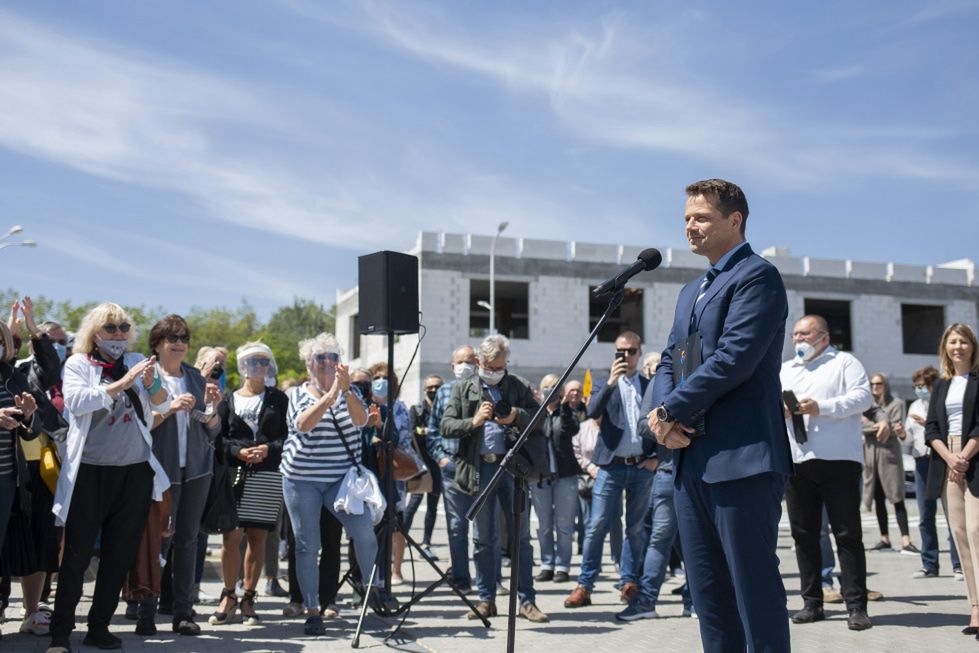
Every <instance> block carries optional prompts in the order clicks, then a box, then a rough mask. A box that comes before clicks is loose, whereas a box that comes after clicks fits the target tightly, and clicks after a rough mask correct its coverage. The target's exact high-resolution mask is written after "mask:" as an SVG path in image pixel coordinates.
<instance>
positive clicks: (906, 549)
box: [901, 544, 921, 556]
mask: <svg viewBox="0 0 979 653" xmlns="http://www.w3.org/2000/svg"><path fill="white" fill-rule="evenodd" d="M901 555H906V556H920V555H921V549H919V548H918V547H916V546H915V545H913V544H908V545H907V546H902V547H901Z"/></svg>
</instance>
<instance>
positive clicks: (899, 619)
mask: <svg viewBox="0 0 979 653" xmlns="http://www.w3.org/2000/svg"><path fill="white" fill-rule="evenodd" d="M908 503H909V508H910V509H911V510H912V511H913V510H914V506H913V500H912V501H909V502H908ZM422 510H424V506H423V508H422ZM911 519H912V537H913V539H914V540H917V531H916V529H915V526H916V522H915V514H914V513H913V512H912V515H911ZM422 522H423V519H422V518H421V516H418V517H417V518H416V520H415V523H416V524H418V525H420V524H421V523H422ZM439 522H440V525H441V524H442V523H443V520H442V519H441V518H440V519H439ZM940 526H941V534H942V537H943V538H944V536H945V533H946V531H945V525H944V522H941V524H940ZM781 531H782V532H781V540H780V545H779V546H780V551H779V553H780V556H781V558H782V568H783V570H784V575H785V581H786V585H787V588H788V590H789V608H790V610H793V609H798V608H799V607H801V601H800V599H799V596H798V573H797V571H796V565H795V555H794V553H793V552H792V549H791V539H790V537H789V533H788V524H787V523H784V520H783V524H782V529H781ZM891 532H892V533H896V532H897V527H896V525H892V526H891ZM864 536H865V537H864V540H865V542H866V543H867V544H868V546H869V545H872V544H874V543H875V542H876V541H877V539H878V538H877V527H876V522H875V520H874V519H873V517H872V516H870V515H865V517H864ZM435 540H436V546H435V553H436V554H437V555H439V556H441V557H442V558H443V560H445V559H446V558H447V557H448V549H447V547H446V546H445V531H444V530H443V529H440V530H438V531H437V533H436V538H435ZM943 541H944V540H943ZM211 545H212V547H217V545H218V542H217V538H212V542H211ZM576 562H577V561H576ZM867 562H868V564H867V566H868V569H869V573H870V578H869V585H870V587H871V588H873V589H876V590H879V591H881V592H883V593H884V595H885V600H884V601H882V602H878V603H871V606H870V615H871V618H872V620H873V622H874V628H873V629H871V630H869V631H866V632H863V633H852V632H850V631H849V630H847V628H846V620H845V619H846V613H845V611H844V610H843V608H842V606H830V605H828V606H827V615H828V617H829V619H828V620H827V621H825V622H822V623H818V624H812V625H806V626H795V625H793V626H792V627H791V633H792V648H793V650H794V651H800V652H805V651H820V652H821V651H826V650H843V651H859V652H860V653H873V652H877V651H893V650H900V651H901V652H902V653H914V652H919V651H920V652H927V653H938V652H941V653H946V652H949V653H950V652H953V651H966V650H968V651H975V650H976V649H977V647H979V643H977V642H976V641H975V640H974V639H973V638H971V637H965V636H963V635H961V634H960V633H959V630H960V628H961V627H962V626H964V625H965V624H966V623H967V620H968V606H967V603H966V601H965V598H964V595H965V585H964V584H963V583H962V582H957V581H955V580H954V579H953V578H952V577H951V576H950V575H948V574H949V572H950V569H949V565H948V556H947V553H946V552H943V554H942V564H943V566H944V567H943V574H946V575H943V576H941V577H940V578H936V579H927V580H912V579H911V574H912V572H914V571H915V570H916V569H917V568H918V566H919V560H918V558H917V557H911V556H904V555H900V554H898V553H896V552H895V553H868V561H867ZM422 564H423V563H422ZM422 564H416V569H417V571H418V575H419V582H420V583H424V582H425V581H431V580H432V579H433V578H434V574H433V572H432V571H431V570H430V569H429V568H428V567H427V565H425V566H424V568H423V567H422ZM440 564H441V563H440ZM405 572H406V577H410V572H409V567H408V565H407V564H406V566H405ZM676 586H677V581H670V582H668V584H667V586H666V587H665V589H664V592H663V594H664V595H663V597H662V599H661V601H660V603H659V607H658V611H659V613H660V615H661V616H660V618H659V619H657V620H648V621H640V622H636V623H632V624H625V625H623V624H618V623H616V622H615V621H614V620H613V615H614V614H615V613H616V612H617V611H618V610H620V609H621V605H620V604H619V602H618V593H617V592H615V591H614V590H613V589H612V581H611V580H609V579H608V577H607V576H603V579H602V580H601V581H600V582H599V585H598V588H597V589H598V591H596V592H595V594H594V595H593V600H594V605H592V606H591V607H588V608H584V609H579V610H574V611H572V610H565V609H564V608H563V607H562V602H563V600H564V597H565V595H566V594H567V593H568V592H569V591H570V590H571V588H572V587H573V583H569V584H562V585H556V584H554V583H541V584H540V585H539V589H538V604H539V605H540V607H541V608H542V609H543V610H544V611H545V612H547V613H548V614H549V615H550V616H551V623H549V624H541V625H532V624H529V623H528V622H526V621H525V620H522V619H521V620H518V622H517V650H518V651H544V650H548V649H551V650H560V651H561V652H562V653H575V652H578V651H581V652H585V651H589V652H590V651H594V650H596V649H599V648H601V649H604V650H613V651H620V652H622V653H627V652H630V651H649V650H656V651H664V652H665V651H695V650H699V649H700V639H699V632H698V628H697V622H696V620H692V619H684V618H681V617H680V616H679V615H680V611H681V605H680V603H679V601H678V600H677V599H678V597H674V596H672V595H670V594H669V590H671V589H673V588H674V587H676ZM91 587H92V586H91V584H88V585H86V592H91ZM398 589H399V594H400V595H401V596H407V594H408V593H409V589H407V588H406V587H405V586H402V588H398ZM205 590H206V591H208V592H209V593H212V594H215V595H216V594H217V593H218V592H219V591H220V584H219V583H218V582H217V581H216V580H212V581H208V582H206V583H205ZM347 594H349V592H347V591H346V588H345V589H344V591H343V593H342V595H341V598H344V599H345V598H346V596H347ZM499 599H500V600H499V603H498V605H499V606H500V607H501V609H504V608H505V606H506V597H503V596H501V597H499ZM19 600H20V598H19V587H17V585H16V584H15V590H14V604H13V605H12V606H11V608H10V609H9V610H8V611H7V616H8V618H10V619H11V620H10V621H8V622H7V624H6V625H5V626H4V631H5V632H6V633H7V634H6V635H5V636H4V637H3V639H2V640H0V651H3V653H23V652H27V651H44V649H45V648H46V645H47V640H46V639H39V638H35V637H31V636H28V635H20V634H15V633H16V628H17V623H16V622H15V621H14V618H15V617H17V616H18V615H19V614H20V605H19ZM283 605H284V599H268V598H263V599H262V600H261V602H260V604H259V612H260V614H261V615H262V618H263V623H262V625H261V626H259V627H251V628H249V627H245V626H243V625H241V624H236V625H232V626H225V627H221V628H218V627H212V626H208V625H207V624H206V618H204V619H201V620H200V621H201V623H202V624H203V628H204V634H203V636H201V637H198V638H186V637H185V638H180V637H177V636H174V635H172V634H171V633H169V632H165V631H164V629H163V626H162V624H163V621H164V618H163V617H160V618H159V620H158V625H161V632H160V635H158V636H157V637H153V638H147V639H141V638H139V637H137V636H136V635H134V634H133V632H132V631H133V624H132V622H128V621H126V620H125V619H123V618H122V616H121V613H120V615H118V616H117V617H116V619H115V620H114V623H113V626H112V630H113V631H114V632H116V633H117V634H119V635H120V636H121V637H122V638H123V647H124V650H126V651H143V650H147V651H158V650H160V649H161V647H169V648H173V649H175V650H180V651H188V652H193V651H281V652H283V653H299V652H300V651H344V650H349V648H350V638H351V635H352V633H353V629H354V626H355V624H356V614H355V613H354V612H353V611H352V610H350V609H344V610H343V611H342V614H341V618H340V619H337V620H332V621H328V622H327V635H326V637H322V638H315V639H314V638H309V637H304V636H302V624H301V621H299V620H295V619H286V618H283V617H282V616H280V615H281V608H282V606H283ZM212 609H213V608H209V607H207V606H199V607H198V611H200V612H203V613H204V614H205V615H206V614H208V613H209V612H210V611H211V610H212ZM87 610H88V603H87V601H86V600H83V603H82V604H81V605H80V606H79V615H80V617H81V619H80V623H83V622H84V614H85V613H86V611H87ZM464 612H465V610H464V606H463V604H462V603H461V602H460V601H459V600H458V598H457V597H456V596H455V595H454V594H452V593H451V592H450V591H448V590H447V589H445V588H439V589H438V590H436V592H435V593H434V594H433V595H431V596H429V597H427V598H425V599H424V600H423V602H422V603H420V604H419V605H417V606H415V607H414V609H413V610H412V611H411V614H410V616H409V617H408V620H407V622H406V624H405V626H404V628H403V629H402V630H401V632H400V633H399V635H398V637H397V638H396V639H395V640H389V641H388V642H387V643H385V641H384V637H385V636H386V635H387V634H389V633H390V632H392V631H393V630H394V627H395V625H396V621H395V620H386V619H380V618H378V617H370V618H369V620H368V627H367V629H366V631H365V635H364V637H363V638H362V640H361V647H362V648H367V649H372V650H381V649H383V648H385V647H391V648H394V649H396V650H404V651H437V652H455V651H466V653H481V652H484V651H486V652H489V651H494V652H497V651H505V650H506V618H505V617H504V616H501V617H499V618H496V619H494V620H493V624H492V628H491V629H489V630H486V629H485V628H483V627H482V626H481V625H476V624H478V622H473V621H469V620H467V619H465V617H464V616H463V615H464ZM81 639H82V634H81V633H78V632H77V631H76V634H75V635H74V637H73V643H74V646H75V649H76V650H79V651H93V650H95V649H90V648H87V647H83V646H81Z"/></svg>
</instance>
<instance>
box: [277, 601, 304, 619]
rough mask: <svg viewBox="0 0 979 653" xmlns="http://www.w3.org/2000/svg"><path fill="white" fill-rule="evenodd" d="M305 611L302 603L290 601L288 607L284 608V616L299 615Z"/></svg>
mask: <svg viewBox="0 0 979 653" xmlns="http://www.w3.org/2000/svg"><path fill="white" fill-rule="evenodd" d="M302 613H303V604H302V603H289V604H287V605H286V607H284V608H282V616H283V617H298V616H299V615H301V614H302Z"/></svg>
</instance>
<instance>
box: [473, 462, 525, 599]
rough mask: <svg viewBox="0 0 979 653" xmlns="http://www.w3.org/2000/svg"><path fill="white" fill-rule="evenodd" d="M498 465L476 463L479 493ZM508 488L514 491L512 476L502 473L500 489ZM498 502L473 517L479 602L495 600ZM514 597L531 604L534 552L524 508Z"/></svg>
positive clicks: (486, 506) (493, 502)
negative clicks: (477, 465)
mask: <svg viewBox="0 0 979 653" xmlns="http://www.w3.org/2000/svg"><path fill="white" fill-rule="evenodd" d="M499 466H500V463H498V462H496V463H488V462H485V461H483V460H480V462H479V491H480V492H482V491H483V490H485V489H486V486H487V485H489V482H490V479H491V478H493V474H495V473H496V470H497V468H498V467H499ZM504 485H505V486H507V489H508V490H509V491H510V492H513V477H512V476H510V475H509V474H504V475H503V477H502V478H501V480H500V486H501V487H502V486H504ZM499 510H500V502H499V501H493V500H489V501H487V502H486V503H484V504H483V509H482V510H480V511H479V514H478V515H476V519H475V521H474V522H473V560H474V561H475V563H476V589H477V590H478V591H479V600H480V601H487V602H489V603H494V602H495V601H496V580H497V578H498V575H499V574H498V572H499V569H500V526H499V523H500V522H499V520H500V513H499ZM517 595H518V596H519V597H520V604H521V605H523V604H524V603H533V602H534V601H535V599H536V598H537V597H536V594H535V592H534V549H533V547H532V546H531V545H530V510H529V509H525V510H524V511H523V514H522V519H521V526H520V569H519V575H518V577H517Z"/></svg>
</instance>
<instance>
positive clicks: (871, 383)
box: [870, 381, 884, 386]
mask: <svg viewBox="0 0 979 653" xmlns="http://www.w3.org/2000/svg"><path fill="white" fill-rule="evenodd" d="M870 385H872V386H874V385H884V383H883V381H871V382H870Z"/></svg>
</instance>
